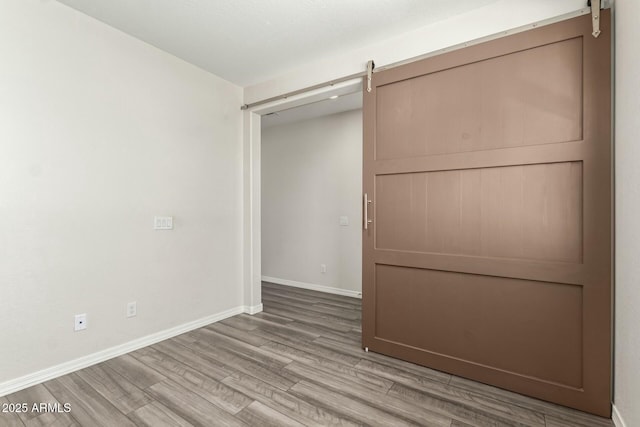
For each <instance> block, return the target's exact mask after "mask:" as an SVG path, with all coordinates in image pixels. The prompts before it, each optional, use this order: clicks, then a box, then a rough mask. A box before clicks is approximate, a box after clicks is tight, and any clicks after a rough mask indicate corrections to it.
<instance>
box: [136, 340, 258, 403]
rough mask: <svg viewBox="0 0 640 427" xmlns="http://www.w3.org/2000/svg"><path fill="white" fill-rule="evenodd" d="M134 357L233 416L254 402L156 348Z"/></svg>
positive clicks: (140, 351) (139, 351)
mask: <svg viewBox="0 0 640 427" xmlns="http://www.w3.org/2000/svg"><path fill="white" fill-rule="evenodd" d="M133 356H134V357H136V358H137V359H138V360H140V361H141V362H142V363H144V364H146V365H148V366H153V367H154V368H155V369H157V370H158V371H160V372H162V374H163V375H165V376H166V377H167V378H170V379H171V380H172V381H174V382H176V383H177V384H180V385H181V386H183V387H185V388H187V389H189V390H192V391H194V392H195V393H197V394H199V395H200V396H202V397H203V398H205V399H207V400H208V401H209V402H211V403H213V404H214V405H216V406H218V407H219V408H220V409H223V410H225V411H227V412H229V413H231V414H236V413H238V412H239V411H241V410H242V409H244V408H245V407H246V406H247V405H249V404H250V403H251V402H252V399H249V398H248V397H247V396H245V395H243V394H242V393H239V392H237V391H236V390H234V389H232V388H230V387H228V386H227V385H225V384H223V383H221V382H219V381H216V380H214V379H212V378H210V377H208V376H206V375H204V374H202V373H201V372H198V371H196V370H195V369H193V368H191V367H189V366H187V365H185V364H184V363H182V362H180V361H178V360H176V359H174V358H172V357H170V356H168V355H166V354H164V353H162V352H160V351H158V350H155V349H154V348H151V347H146V348H142V349H140V350H137V351H136V352H135V353H134V354H133Z"/></svg>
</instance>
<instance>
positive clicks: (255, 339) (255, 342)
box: [207, 323, 268, 347]
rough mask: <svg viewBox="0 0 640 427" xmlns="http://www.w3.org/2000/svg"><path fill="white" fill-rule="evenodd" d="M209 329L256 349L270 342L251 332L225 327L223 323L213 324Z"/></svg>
mask: <svg viewBox="0 0 640 427" xmlns="http://www.w3.org/2000/svg"><path fill="white" fill-rule="evenodd" d="M256 327H257V326H256ZM207 329H210V330H212V331H215V332H217V333H219V334H222V335H226V336H228V337H231V338H234V339H236V340H238V341H242V342H244V343H246V344H249V345H252V346H255V347H260V346H261V345H263V344H265V343H267V342H268V340H267V339H265V338H262V337H259V336H257V335H255V334H252V333H251V332H248V331H245V330H242V329H236V328H234V327H233V326H229V325H225V324H223V323H213V324H211V325H209V326H207Z"/></svg>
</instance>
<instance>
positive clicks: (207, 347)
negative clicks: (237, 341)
mask: <svg viewBox="0 0 640 427" xmlns="http://www.w3.org/2000/svg"><path fill="white" fill-rule="evenodd" d="M175 339H176V340H178V341H179V342H181V343H182V342H183V341H180V340H182V339H183V337H182V336H180V337H176V338H175ZM185 345H188V346H191V348H193V349H194V350H196V351H198V352H200V354H202V355H203V356H205V357H207V358H211V359H213V360H214V361H216V362H219V363H223V364H225V365H226V366H228V367H230V368H231V369H234V370H236V371H238V372H243V373H245V374H248V375H252V376H254V377H256V378H258V379H261V380H263V381H265V382H268V383H270V384H272V385H274V386H276V387H278V388H279V389H281V390H288V389H289V388H290V387H291V386H292V385H293V384H295V383H296V382H297V381H298V378H297V377H295V376H294V375H292V374H285V373H283V372H282V370H281V369H280V368H279V367H278V366H272V365H269V364H264V363H260V362H257V361H256V360H255V359H252V358H249V357H245V356H244V355H242V354H241V353H237V352H233V351H229V350H227V349H223V348H220V347H216V346H215V345H211V344H209V343H206V342H189V341H186V342H185Z"/></svg>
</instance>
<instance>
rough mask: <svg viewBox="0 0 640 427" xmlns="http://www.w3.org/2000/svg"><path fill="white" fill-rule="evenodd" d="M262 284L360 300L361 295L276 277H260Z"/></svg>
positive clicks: (356, 292)
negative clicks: (291, 287)
mask: <svg viewBox="0 0 640 427" xmlns="http://www.w3.org/2000/svg"><path fill="white" fill-rule="evenodd" d="M262 281H263V282H270V283H275V284H278V285H285V286H293V287H294V288H302V289H309V290H312V291H318V292H326V293H328V294H336V295H343V296H347V297H352V298H362V293H361V292H358V291H350V290H347V289H340V288H333V287H331V286H322V285H315V284H313V283H304V282H296V281H295V280H287V279H278V278H277V277H269V276H262Z"/></svg>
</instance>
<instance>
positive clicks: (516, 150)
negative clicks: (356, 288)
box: [363, 11, 611, 416]
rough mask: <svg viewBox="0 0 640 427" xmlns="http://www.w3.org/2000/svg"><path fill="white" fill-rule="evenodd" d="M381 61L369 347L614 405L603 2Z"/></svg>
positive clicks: (590, 406) (371, 180) (371, 117)
mask: <svg viewBox="0 0 640 427" xmlns="http://www.w3.org/2000/svg"><path fill="white" fill-rule="evenodd" d="M601 16H602V22H601V25H602V29H603V32H602V34H601V35H600V37H599V38H597V39H595V38H593V37H592V36H591V20H590V17H588V16H583V17H579V18H575V19H571V20H568V21H564V22H561V23H558V24H553V25H549V26H546V27H542V28H538V29H535V30H532V31H528V32H524V33H520V34H516V35H513V36H509V37H504V38H501V39H497V40H494V41H491V42H488V43H483V44H480V45H477V46H473V47H469V48H465V49H461V50H458V51H454V52H451V53H448V54H444V55H439V56H436V57H433V58H429V59H426V60H423V61H419V62H415V63H411V64H408V65H405V66H401V67H397V68H393V69H389V70H384V71H381V72H377V73H374V75H373V81H372V91H371V92H370V93H367V92H365V98H364V140H365V142H364V190H365V192H366V193H367V194H368V195H369V198H370V199H371V204H369V207H368V212H369V217H370V218H371V219H372V220H373V222H372V224H370V227H369V228H368V229H367V230H365V231H363V252H364V256H363V346H365V347H368V348H369V349H370V350H373V351H377V352H380V353H384V354H388V355H391V356H395V357H399V358H402V359H405V360H409V361H412V362H414V363H419V364H423V365H426V366H430V367H433V368H435V369H440V370H444V371H447V372H451V373H453V374H457V375H461V376H465V377H468V378H472V379H476V380H479V381H483V382H486V383H489V384H493V385H496V386H499V387H504V388H507V389H511V390H514V391H517V392H520V393H523V394H528V395H531V396H534V397H538V398H541V399H546V400H550V401H553V402H556V403H560V404H563V405H567V406H572V407H575V408H578V409H582V410H586V411H589V412H593V413H596V414H599V415H603V416H609V415H610V378H611V377H610V370H611V365H610V364H611V346H610V339H611V154H610V153H611V140H610V132H611V123H610V117H611V105H610V95H611V92H610V86H611V81H610V79H611V76H610V64H611V62H610V61H611V59H610V43H611V40H610V29H609V19H610V17H609V11H603V13H602V15H601Z"/></svg>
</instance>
